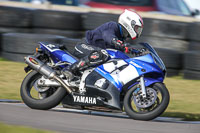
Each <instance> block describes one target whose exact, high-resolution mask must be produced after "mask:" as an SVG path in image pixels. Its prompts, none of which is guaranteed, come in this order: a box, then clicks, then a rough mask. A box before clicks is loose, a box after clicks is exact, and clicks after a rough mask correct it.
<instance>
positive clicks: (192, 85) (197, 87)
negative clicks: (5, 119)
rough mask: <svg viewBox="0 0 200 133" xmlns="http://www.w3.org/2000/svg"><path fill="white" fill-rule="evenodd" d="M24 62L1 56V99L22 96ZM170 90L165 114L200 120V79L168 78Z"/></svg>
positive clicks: (167, 84) (17, 98) (167, 83)
mask: <svg viewBox="0 0 200 133" xmlns="http://www.w3.org/2000/svg"><path fill="white" fill-rule="evenodd" d="M25 66H26V65H25V64H24V63H17V62H10V61H6V60H4V59H1V58H0V99H16V100H21V98H20V94H19V92H20V85H21V82H22V80H23V79H24V77H25V75H26V73H25V72H24V70H23V69H24V67H25ZM165 84H166V86H167V88H168V89H169V92H170V104H169V106H168V108H167V110H166V112H165V113H164V114H163V116H172V117H182V118H185V119H186V120H200V104H199V101H200V80H186V79H183V78H182V76H177V77H173V78H166V79H165Z"/></svg>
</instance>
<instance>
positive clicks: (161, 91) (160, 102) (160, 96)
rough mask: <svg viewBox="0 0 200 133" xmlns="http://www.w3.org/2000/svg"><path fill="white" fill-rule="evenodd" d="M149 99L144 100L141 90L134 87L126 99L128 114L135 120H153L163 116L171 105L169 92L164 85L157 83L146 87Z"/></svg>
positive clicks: (125, 104) (125, 106)
mask: <svg viewBox="0 0 200 133" xmlns="http://www.w3.org/2000/svg"><path fill="white" fill-rule="evenodd" d="M146 92H147V97H146V98H143V97H142V95H141V89H140V88H138V86H137V85H135V86H133V87H132V88H131V89H130V90H128V92H127V93H126V95H125V97H124V108H125V111H126V113H127V114H128V115H129V116H130V117H131V118H133V119H135V120H152V119H154V118H156V117H158V116H159V115H161V114H162V113H163V112H164V111H165V109H166V108H167V106H168V104H169V99H170V97H169V92H168V90H167V88H166V87H165V85H164V84H162V83H155V84H154V85H152V86H151V87H146Z"/></svg>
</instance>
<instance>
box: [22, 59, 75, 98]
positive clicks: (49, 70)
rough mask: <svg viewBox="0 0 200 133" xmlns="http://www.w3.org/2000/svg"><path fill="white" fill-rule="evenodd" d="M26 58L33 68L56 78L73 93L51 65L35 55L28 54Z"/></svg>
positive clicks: (51, 77) (48, 76)
mask: <svg viewBox="0 0 200 133" xmlns="http://www.w3.org/2000/svg"><path fill="white" fill-rule="evenodd" d="M24 60H25V63H26V64H28V65H29V66H30V67H31V68H33V69H34V70H36V71H37V72H39V73H40V74H42V75H44V76H46V77H47V78H48V79H54V80H56V81H57V82H59V83H60V84H61V85H62V86H63V87H64V88H65V89H66V90H67V92H68V93H69V94H72V90H71V89H70V88H69V87H68V86H67V84H66V83H65V82H64V81H63V80H62V79H61V78H60V77H58V76H57V75H56V72H55V71H54V70H53V69H52V68H51V67H49V66H47V65H45V64H44V63H43V62H42V61H40V60H38V59H37V58H35V57H34V56H27V57H25V58H24Z"/></svg>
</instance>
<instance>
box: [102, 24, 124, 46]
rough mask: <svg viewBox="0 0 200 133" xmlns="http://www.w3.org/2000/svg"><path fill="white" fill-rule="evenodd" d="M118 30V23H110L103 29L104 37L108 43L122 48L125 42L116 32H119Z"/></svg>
mask: <svg viewBox="0 0 200 133" xmlns="http://www.w3.org/2000/svg"><path fill="white" fill-rule="evenodd" d="M118 30H119V28H118V25H116V23H112V22H111V23H108V24H107V25H106V28H104V30H103V31H102V37H103V39H104V41H105V42H106V44H107V45H109V46H112V47H114V48H116V49H119V50H121V48H122V47H123V42H122V41H120V40H119V39H118V37H117V34H116V33H117V32H119V31H118Z"/></svg>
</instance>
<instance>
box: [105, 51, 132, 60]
mask: <svg viewBox="0 0 200 133" xmlns="http://www.w3.org/2000/svg"><path fill="white" fill-rule="evenodd" d="M106 51H107V52H108V54H109V55H110V57H111V58H112V59H128V58H129V57H128V56H127V55H125V54H124V53H123V52H121V51H118V50H114V49H107V50H106Z"/></svg>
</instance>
